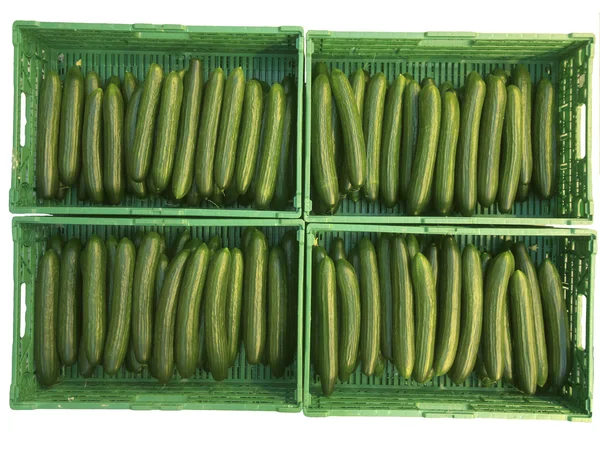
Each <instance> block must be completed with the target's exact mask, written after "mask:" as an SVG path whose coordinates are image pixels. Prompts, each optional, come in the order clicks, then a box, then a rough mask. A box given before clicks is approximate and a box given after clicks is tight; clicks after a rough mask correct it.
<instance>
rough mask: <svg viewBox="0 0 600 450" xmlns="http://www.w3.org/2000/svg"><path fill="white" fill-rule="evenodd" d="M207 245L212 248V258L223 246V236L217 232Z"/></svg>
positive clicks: (209, 248)
mask: <svg viewBox="0 0 600 450" xmlns="http://www.w3.org/2000/svg"><path fill="white" fill-rule="evenodd" d="M206 245H207V246H208V250H210V257H211V258H212V257H213V256H214V255H215V253H216V252H217V251H218V250H219V249H220V248H221V247H222V246H223V244H222V242H221V236H219V235H218V234H215V235H214V236H212V237H211V238H210V239H209V240H208V243H207V244H206Z"/></svg>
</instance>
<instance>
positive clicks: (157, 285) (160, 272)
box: [153, 246, 192, 311]
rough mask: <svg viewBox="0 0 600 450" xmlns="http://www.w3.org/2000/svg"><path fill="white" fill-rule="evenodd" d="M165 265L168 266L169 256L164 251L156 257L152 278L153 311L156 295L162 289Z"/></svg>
mask: <svg viewBox="0 0 600 450" xmlns="http://www.w3.org/2000/svg"><path fill="white" fill-rule="evenodd" d="M186 247H187V246H186ZM191 251H192V250H191V249H190V252H191ZM167 267H169V257H168V256H167V255H165V254H164V253H161V254H160V256H159V257H158V264H157V266H156V275H155V278H154V296H153V311H156V308H157V307H158V296H159V295H160V290H161V289H162V285H163V282H164V281H165V273H167Z"/></svg>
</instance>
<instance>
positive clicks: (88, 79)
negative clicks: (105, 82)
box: [83, 71, 102, 101]
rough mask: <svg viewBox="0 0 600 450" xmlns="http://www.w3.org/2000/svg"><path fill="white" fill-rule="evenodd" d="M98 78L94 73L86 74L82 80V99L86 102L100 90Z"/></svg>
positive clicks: (100, 84)
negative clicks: (93, 93) (92, 94)
mask: <svg viewBox="0 0 600 450" xmlns="http://www.w3.org/2000/svg"><path fill="white" fill-rule="evenodd" d="M101 87H102V83H100V77H99V76H98V74H97V73H96V72H94V71H90V72H86V74H85V78H84V79H83V99H84V101H87V98H88V97H89V96H90V94H91V93H92V92H94V91H95V90H96V89H98V88H101Z"/></svg>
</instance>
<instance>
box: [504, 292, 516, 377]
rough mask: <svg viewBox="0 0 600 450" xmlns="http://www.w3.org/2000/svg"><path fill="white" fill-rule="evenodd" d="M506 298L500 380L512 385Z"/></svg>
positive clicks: (510, 343)
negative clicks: (502, 361) (502, 366)
mask: <svg viewBox="0 0 600 450" xmlns="http://www.w3.org/2000/svg"><path fill="white" fill-rule="evenodd" d="M508 302H509V300H508V296H507V298H506V304H505V305H504V324H503V325H502V326H503V328H504V333H503V334H502V358H503V360H504V369H503V371H502V379H503V380H504V381H505V382H506V383H509V384H514V383H513V348H512V346H513V344H512V336H511V331H510V318H509V316H508V314H509V313H508V308H509V305H508Z"/></svg>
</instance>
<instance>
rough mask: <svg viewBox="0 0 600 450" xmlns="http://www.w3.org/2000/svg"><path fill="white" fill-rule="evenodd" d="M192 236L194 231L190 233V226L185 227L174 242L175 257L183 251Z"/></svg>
mask: <svg viewBox="0 0 600 450" xmlns="http://www.w3.org/2000/svg"><path fill="white" fill-rule="evenodd" d="M191 238H192V233H190V230H189V228H184V229H183V231H181V233H179V234H178V235H177V237H176V238H175V242H173V247H172V250H171V257H174V256H175V255H176V254H177V253H179V252H180V251H182V250H183V249H184V248H185V246H186V244H187V243H188V242H189V241H190V239H191Z"/></svg>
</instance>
